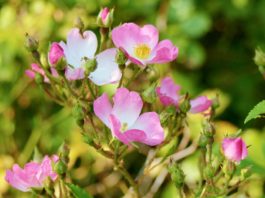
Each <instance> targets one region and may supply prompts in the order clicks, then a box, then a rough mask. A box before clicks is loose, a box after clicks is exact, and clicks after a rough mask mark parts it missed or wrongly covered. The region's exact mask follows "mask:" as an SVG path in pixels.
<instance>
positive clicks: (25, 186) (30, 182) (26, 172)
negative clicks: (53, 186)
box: [5, 155, 59, 192]
mask: <svg viewBox="0 0 265 198" xmlns="http://www.w3.org/2000/svg"><path fill="white" fill-rule="evenodd" d="M58 160H59V158H58V156H56V155H54V156H52V157H48V156H45V157H44V159H43V160H42V162H41V163H37V162H29V163H27V164H26V165H25V167H24V169H22V168H20V167H19V166H18V165H17V164H14V165H13V168H12V170H7V171H6V176H5V180H6V181H7V182H8V183H9V184H10V185H11V186H13V187H14V188H16V189H18V190H20V191H23V192H27V191H30V190H31V188H43V187H44V182H45V180H46V179H47V178H48V177H49V178H50V179H51V180H52V181H55V180H56V179H57V177H58V176H57V174H56V173H55V172H54V171H53V170H52V164H53V163H56V162H57V161H58Z"/></svg>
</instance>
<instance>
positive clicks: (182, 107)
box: [179, 99, 191, 113]
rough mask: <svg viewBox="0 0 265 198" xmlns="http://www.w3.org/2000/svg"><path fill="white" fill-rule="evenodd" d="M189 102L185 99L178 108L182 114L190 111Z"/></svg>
mask: <svg viewBox="0 0 265 198" xmlns="http://www.w3.org/2000/svg"><path fill="white" fill-rule="evenodd" d="M190 107H191V106H190V101H189V100H188V99H185V100H184V101H183V102H182V103H181V104H180V106H179V109H180V111H181V112H182V113H187V112H188V111H189V110H190Z"/></svg>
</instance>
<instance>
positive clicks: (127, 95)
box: [112, 88, 143, 127]
mask: <svg viewBox="0 0 265 198" xmlns="http://www.w3.org/2000/svg"><path fill="white" fill-rule="evenodd" d="M113 102H114V105H113V111H112V114H113V115H115V117H117V119H118V120H119V121H120V122H121V123H122V124H125V123H126V124H127V125H128V127H130V126H131V125H132V124H133V123H134V122H135V121H136V119H137V118H138V117H139V115H140V112H141V110H142V107H143V101H142V99H141V97H140V95H139V94H138V93H137V92H134V91H131V92H130V91H129V90H128V89H126V88H119V89H117V91H116V93H115V95H114V97H113Z"/></svg>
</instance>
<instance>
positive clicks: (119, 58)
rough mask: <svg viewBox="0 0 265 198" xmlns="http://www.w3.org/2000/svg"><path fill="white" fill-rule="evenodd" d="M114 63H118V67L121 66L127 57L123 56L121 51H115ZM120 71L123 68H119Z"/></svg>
mask: <svg viewBox="0 0 265 198" xmlns="http://www.w3.org/2000/svg"><path fill="white" fill-rule="evenodd" d="M116 62H117V63H118V65H123V66H124V65H125V63H126V62H127V57H126V56H125V54H124V53H123V51H121V50H120V49H119V50H118V51H117V54H116ZM121 69H124V68H121Z"/></svg>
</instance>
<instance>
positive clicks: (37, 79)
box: [34, 72, 44, 84]
mask: <svg viewBox="0 0 265 198" xmlns="http://www.w3.org/2000/svg"><path fill="white" fill-rule="evenodd" d="M34 79H35V82H36V83H37V84H42V83H43V82H44V77H43V75H41V74H40V73H37V72H36V73H35V77H34Z"/></svg>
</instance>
